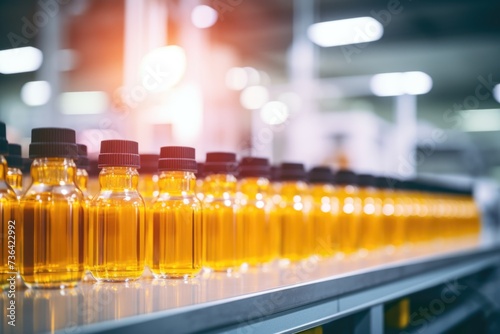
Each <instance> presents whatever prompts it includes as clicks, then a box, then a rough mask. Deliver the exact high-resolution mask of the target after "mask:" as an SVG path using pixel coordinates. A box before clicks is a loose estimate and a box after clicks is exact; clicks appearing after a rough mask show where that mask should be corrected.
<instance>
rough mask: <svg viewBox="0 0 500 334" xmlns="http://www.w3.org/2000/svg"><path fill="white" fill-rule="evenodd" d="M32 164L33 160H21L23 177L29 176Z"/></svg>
mask: <svg viewBox="0 0 500 334" xmlns="http://www.w3.org/2000/svg"><path fill="white" fill-rule="evenodd" d="M32 163H33V160H32V159H30V158H23V168H22V172H23V175H29V174H30V171H31V164H32Z"/></svg>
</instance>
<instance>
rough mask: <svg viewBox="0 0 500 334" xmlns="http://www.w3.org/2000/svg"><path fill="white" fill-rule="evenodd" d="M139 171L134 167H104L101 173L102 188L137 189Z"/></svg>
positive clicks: (116, 189)
mask: <svg viewBox="0 0 500 334" xmlns="http://www.w3.org/2000/svg"><path fill="white" fill-rule="evenodd" d="M138 184H139V173H138V172H137V168H133V167H104V168H103V169H102V170H101V172H100V173H99V185H100V186H101V190H107V191H123V190H137V185H138Z"/></svg>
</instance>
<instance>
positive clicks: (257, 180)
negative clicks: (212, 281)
mask: <svg viewBox="0 0 500 334" xmlns="http://www.w3.org/2000/svg"><path fill="white" fill-rule="evenodd" d="M270 171H271V166H270V165H269V160H268V159H266V158H257V157H244V158H242V159H241V161H240V164H239V173H238V203H239V205H240V207H239V209H238V212H237V225H238V240H237V245H238V254H239V258H241V259H242V261H243V263H244V264H246V265H250V266H256V265H262V264H264V263H267V262H271V260H273V259H274V258H273V256H272V255H271V250H270V247H269V245H270V244H271V243H272V239H273V238H275V237H277V236H275V234H276V232H275V229H274V228H273V227H272V226H270V223H271V221H270V213H271V209H272V201H271V198H270V196H269V190H270V189H269V188H270V182H269V177H270Z"/></svg>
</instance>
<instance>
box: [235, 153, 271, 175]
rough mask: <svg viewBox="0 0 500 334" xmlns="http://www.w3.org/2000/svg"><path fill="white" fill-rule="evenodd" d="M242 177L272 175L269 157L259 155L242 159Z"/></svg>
mask: <svg viewBox="0 0 500 334" xmlns="http://www.w3.org/2000/svg"><path fill="white" fill-rule="evenodd" d="M238 176H239V177H240V178H242V177H265V178H269V177H270V176H271V165H269V159H267V158H257V157H244V158H242V159H241V161H240V165H239V174H238Z"/></svg>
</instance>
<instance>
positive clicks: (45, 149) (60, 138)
mask: <svg viewBox="0 0 500 334" xmlns="http://www.w3.org/2000/svg"><path fill="white" fill-rule="evenodd" d="M75 137H76V133H75V130H72V129H66V128H36V129H33V130H31V144H30V152H29V156H30V158H31V159H35V158H70V159H76V158H78V149H77V146H76V141H75Z"/></svg>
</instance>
